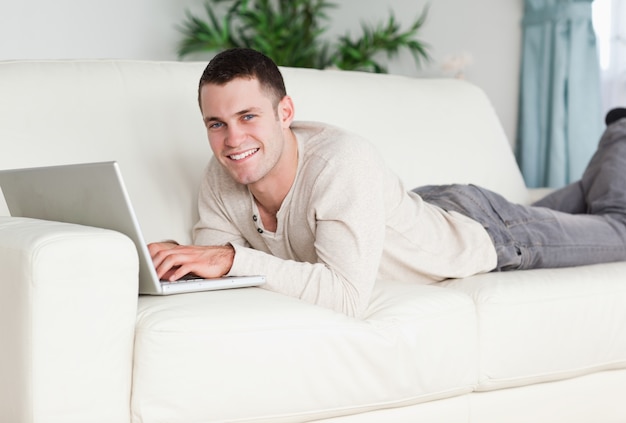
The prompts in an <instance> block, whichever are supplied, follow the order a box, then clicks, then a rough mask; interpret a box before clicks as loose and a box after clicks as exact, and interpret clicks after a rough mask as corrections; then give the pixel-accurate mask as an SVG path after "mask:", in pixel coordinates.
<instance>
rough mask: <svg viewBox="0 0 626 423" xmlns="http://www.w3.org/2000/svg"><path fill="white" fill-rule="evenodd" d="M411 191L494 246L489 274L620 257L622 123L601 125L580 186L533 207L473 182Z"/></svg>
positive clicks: (625, 222) (623, 237)
mask: <svg viewBox="0 0 626 423" xmlns="http://www.w3.org/2000/svg"><path fill="white" fill-rule="evenodd" d="M413 191H414V192H416V193H418V194H419V195H420V196H421V197H422V198H423V199H424V201H427V202H429V203H431V204H435V205H437V206H439V207H441V208H443V209H445V210H448V211H456V212H459V213H461V214H463V215H466V216H468V217H470V218H472V219H474V220H476V221H478V222H480V223H481V224H482V225H483V226H484V227H485V229H486V230H487V232H488V233H489V235H490V236H491V239H492V241H493V243H494V246H495V248H496V252H497V254H498V265H497V268H496V270H513V269H533V268H548V267H565V266H577V265H584V264H595V263H605V262H612V261H622V260H626V119H621V120H619V121H617V122H615V123H613V124H611V125H610V126H609V127H607V129H606V131H605V132H604V135H603V136H602V138H601V139H600V142H599V144H598V150H597V151H596V153H595V154H594V156H593V157H592V158H591V161H590V162H589V165H588V166H587V169H586V170H585V172H584V174H583V176H582V178H581V180H580V181H578V182H575V183H573V184H570V185H568V186H566V187H564V188H562V189H559V190H557V191H555V192H553V193H552V194H550V195H548V196H547V197H545V198H543V199H542V200H540V201H538V202H536V203H535V204H533V205H532V206H524V205H519V204H513V203H511V202H509V201H507V200H506V199H504V198H503V197H502V196H500V195H498V194H496V193H494V192H491V191H489V190H486V189H484V188H480V187H477V186H474V185H437V186H425V187H419V188H416V189H414V190H413Z"/></svg>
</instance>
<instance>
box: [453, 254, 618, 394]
mask: <svg viewBox="0 0 626 423" xmlns="http://www.w3.org/2000/svg"><path fill="white" fill-rule="evenodd" d="M625 274H626V263H611V264H602V265H594V266H583V267H577V268H566V269H541V270H528V271H518V272H502V273H489V274H485V275H480V276H474V277H472V278H467V279H464V280H452V281H447V282H443V283H442V284H441V285H442V286H445V287H447V288H449V289H454V290H457V291H460V292H463V293H466V294H468V295H470V296H471V297H472V298H473V299H474V301H475V302H476V310H477V316H478V328H479V340H480V347H479V348H480V357H481V363H480V384H479V386H478V388H477V390H479V391H480V390H483V391H484V390H494V389H500V388H508V387H512V386H522V385H530V384H534V383H539V382H547V381H553V380H559V379H566V378H570V377H575V376H580V375H583V374H588V373H592V372H595V371H598V370H604V369H615V368H626V308H625V307H624V303H626V283H624V282H625V280H624V275H625Z"/></svg>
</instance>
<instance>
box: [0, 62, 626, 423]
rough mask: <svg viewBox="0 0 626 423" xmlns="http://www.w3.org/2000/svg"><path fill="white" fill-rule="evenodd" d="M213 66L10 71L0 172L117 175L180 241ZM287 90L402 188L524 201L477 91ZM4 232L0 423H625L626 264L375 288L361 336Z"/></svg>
mask: <svg viewBox="0 0 626 423" xmlns="http://www.w3.org/2000/svg"><path fill="white" fill-rule="evenodd" d="M204 65H205V64H204V63H176V62H172V63H164V62H134V61H59V62H4V63H0V169H6V168H18V167H31V166H41V165H53V164H63V163H80V162H92V161H108V160H117V161H118V162H119V163H120V166H121V169H122V172H123V174H124V177H125V179H126V182H127V185H128V189H129V192H130V196H131V199H132V201H133V203H134V205H135V208H136V210H137V213H138V216H139V221H140V223H141V225H142V227H143V230H144V232H145V234H146V238H147V240H148V241H157V240H161V239H166V238H167V239H171V238H175V239H177V240H179V241H181V242H188V241H189V239H190V228H191V226H192V225H193V223H194V222H195V219H196V210H195V201H196V191H197V188H198V184H199V180H200V175H201V173H202V170H203V168H204V166H205V164H206V162H207V160H208V158H209V156H210V154H211V153H210V149H209V146H208V143H207V141H206V136H205V133H204V128H203V125H202V122H201V119H200V114H199V111H198V106H197V100H196V95H197V93H196V87H197V81H198V78H199V76H200V74H201V72H202V70H203V68H204ZM283 72H284V76H285V80H286V84H287V89H288V92H289V93H290V94H291V95H292V97H293V98H294V101H295V104H296V115H297V118H298V119H301V120H320V121H328V122H331V123H334V124H337V125H340V126H343V127H345V128H348V129H350V130H353V131H355V132H358V133H360V134H362V135H364V136H366V137H367V138H369V139H370V140H371V141H372V142H373V143H374V144H375V145H376V146H377V147H378V148H379V150H380V151H381V154H382V155H383V156H384V158H385V160H386V161H388V163H389V164H390V165H391V166H393V168H394V169H395V170H396V171H397V173H398V174H399V175H400V176H401V177H402V179H403V180H404V181H405V183H406V187H407V189H410V188H412V187H414V186H418V185H423V184H433V183H446V182H461V183H463V182H472V183H476V184H479V185H482V186H485V187H488V188H491V189H493V190H495V191H498V192H500V193H502V194H503V195H505V196H506V197H508V198H509V199H511V200H513V201H517V202H526V201H528V198H529V192H528V190H527V189H526V188H525V186H524V184H523V181H522V178H521V176H520V173H519V171H518V169H517V167H516V164H515V160H514V158H513V156H512V153H511V147H510V145H509V143H508V141H507V140H506V138H505V135H504V133H503V131H502V128H501V126H500V124H499V122H498V119H497V117H496V115H495V113H494V111H493V109H492V107H491V105H490V103H489V102H488V100H487V98H486V97H485V95H484V94H483V92H482V91H480V90H479V89H478V88H476V87H475V86H473V85H471V84H469V83H466V82H462V81H458V80H435V79H432V80H430V79H429V80H425V79H424V80H420V79H412V78H407V77H398V76H388V75H372V74H365V73H350V72H341V71H316V70H307V69H289V68H286V69H283ZM7 214H8V213H7V211H6V207H5V206H4V204H3V203H2V201H0V288H1V289H2V293H1V294H0V342H2V349H1V350H0V421H1V422H6V423H27V422H28V423H52V422H55V423H57V422H58V423H96V422H102V423H129V422H135V423H157V422H160V423H161V422H162V423H179V422H180V423H200V422H202V423H204V422H214V421H218V422H244V421H245V422H299V421H311V420H324V421H325V422H329V423H330V422H333V423H335V422H336V423H349V422H350V423H351V422H418V421H420V422H445V423H452V422H463V423H467V422H482V423H486V422H493V423H503V422H533V423H537V422H551V423H552V422H567V423H573V422H584V423H589V422H594V423H598V422H626V401H624V398H626V263H614V264H606V265H597V266H586V267H579V268H568V269H558V270H540V271H524V272H509V273H491V274H486V275H480V276H476V277H472V278H468V279H464V280H450V281H446V282H443V283H439V284H432V285H424V284H421V283H400V282H398V281H394V280H381V281H379V282H378V283H377V287H376V292H375V293H374V297H373V299H372V302H371V305H370V307H369V309H368V311H367V313H366V316H365V318H363V319H362V320H356V319H352V318H349V317H346V316H344V315H341V314H337V313H335V312H332V311H330V310H326V309H323V308H320V307H317V306H314V305H310V304H307V303H304V302H302V301H300V300H298V299H296V298H290V297H287V296H283V295H280V294H276V293H272V292H269V291H267V290H264V289H261V288H245V289H238V290H227V291H219V292H208V293H196V294H185V295H176V296H170V297H148V296H139V297H138V295H137V257H136V253H135V249H134V246H133V245H132V243H131V242H130V241H129V240H128V238H126V237H125V236H124V235H122V234H119V233H117V232H113V231H109V230H103V229H98V228H91V227H82V226H78V225H74V224H69V223H59V222H49V221H36V220H30V219H24V218H16V217H8V216H7ZM354 260H359V257H354Z"/></svg>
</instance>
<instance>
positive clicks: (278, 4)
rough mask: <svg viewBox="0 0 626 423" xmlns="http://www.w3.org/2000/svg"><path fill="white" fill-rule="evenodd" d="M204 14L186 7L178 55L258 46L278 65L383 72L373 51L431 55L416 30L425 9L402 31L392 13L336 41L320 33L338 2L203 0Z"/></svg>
mask: <svg viewBox="0 0 626 423" xmlns="http://www.w3.org/2000/svg"><path fill="white" fill-rule="evenodd" d="M204 6H205V10H206V13H207V19H202V18H199V17H197V16H194V15H193V14H191V13H190V12H187V15H186V20H185V21H184V22H183V24H182V26H181V27H180V30H181V32H182V34H183V39H182V41H181V43H180V45H179V49H178V55H179V57H180V58H183V57H184V56H187V55H189V54H191V53H197V52H202V51H219V50H224V49H228V48H234V47H247V48H253V49H255V50H258V51H260V52H262V53H264V54H266V55H267V56H269V57H270V58H272V59H273V60H274V61H275V62H276V63H277V64H278V65H279V66H290V67H309V68H317V69H324V68H327V67H336V68H339V69H345V70H359V71H369V72H377V73H386V72H387V69H386V67H385V66H384V65H382V64H381V63H380V62H379V60H378V59H377V57H379V56H380V54H379V53H386V54H387V56H388V57H393V56H394V55H396V54H398V53H399V51H400V50H403V49H405V50H408V51H409V52H411V54H412V55H413V57H414V59H415V62H416V65H417V66H420V65H421V63H422V61H428V60H430V56H429V54H428V51H427V49H428V48H427V46H426V44H424V43H423V42H422V41H420V40H418V39H417V38H416V37H417V33H418V31H419V29H420V28H421V27H422V25H423V24H424V22H425V20H426V14H427V9H426V8H425V9H424V10H423V11H422V13H421V14H420V15H419V16H418V17H417V19H416V20H415V22H414V23H413V24H412V25H411V26H410V27H409V28H408V29H406V30H404V31H402V30H401V28H400V25H399V23H398V22H397V21H396V19H395V17H394V15H393V14H390V16H389V18H388V19H387V21H386V22H385V23H382V24H378V25H373V26H372V25H366V24H361V29H362V35H361V36H360V37H359V38H357V39H352V38H351V37H350V36H349V35H344V36H342V37H339V39H338V40H337V41H336V42H335V43H330V42H328V41H324V40H323V39H322V37H321V36H322V34H323V33H324V32H325V31H326V29H327V27H326V23H327V22H328V21H329V16H328V11H329V10H330V9H332V8H334V7H336V4H335V3H332V2H330V1H328V0H206V1H205V4H204Z"/></svg>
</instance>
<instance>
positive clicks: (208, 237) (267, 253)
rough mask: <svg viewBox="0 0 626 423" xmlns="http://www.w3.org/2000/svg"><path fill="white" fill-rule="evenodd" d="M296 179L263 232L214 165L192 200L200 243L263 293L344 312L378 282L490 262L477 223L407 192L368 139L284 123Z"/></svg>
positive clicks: (468, 271)
mask: <svg viewBox="0 0 626 423" xmlns="http://www.w3.org/2000/svg"><path fill="white" fill-rule="evenodd" d="M292 129H293V131H294V133H295V134H296V137H297V139H298V170H297V174H296V179H295V181H294V184H293V186H292V187H291V190H290V191H289V193H288V194H287V197H286V198H285V200H284V201H283V204H282V206H281V208H280V210H279V212H278V215H277V219H278V227H277V229H276V232H269V231H266V230H265V229H264V228H263V224H262V222H261V219H260V216H259V212H258V209H257V207H256V205H255V202H254V199H253V197H252V195H251V194H250V193H249V191H248V189H247V187H246V186H243V185H240V184H237V183H236V182H234V181H233V180H232V179H231V178H230V177H229V176H228V174H227V173H226V172H225V171H224V170H223V169H222V168H221V166H220V165H219V164H218V163H217V161H216V160H214V159H212V160H211V162H210V163H209V166H208V167H207V171H206V175H205V178H204V179H203V181H202V185H201V189H200V195H199V205H198V207H199V213H200V221H199V222H198V223H197V225H196V226H195V228H194V242H195V243H196V244H199V245H224V244H227V243H231V244H232V245H233V246H234V247H235V261H234V263H233V266H232V268H231V270H230V273H229V275H257V274H263V275H266V276H267V284H266V285H265V287H266V288H267V289H270V290H273V291H277V292H281V293H283V294H286V295H290V296H293V297H297V298H301V299H303V300H305V301H308V302H311V303H314V304H318V305H320V306H323V307H328V308H331V309H334V310H336V311H340V312H343V313H346V314H348V315H352V316H359V315H361V314H362V312H363V311H364V310H365V308H366V307H367V305H368V303H369V300H370V296H371V293H372V289H373V287H374V284H375V282H376V281H377V280H384V279H392V280H410V281H415V282H416V283H430V282H434V281H440V280H442V279H445V278H456V277H465V276H469V275H472V274H476V273H482V272H487V271H490V270H492V269H493V268H495V266H496V260H497V259H496V253H495V250H494V247H493V244H492V242H491V240H490V238H489V235H488V234H487V232H486V231H485V230H484V228H483V227H482V226H481V225H480V224H479V223H477V222H475V221H473V220H471V219H469V218H467V217H465V216H462V215H460V214H457V213H448V212H446V211H444V210H442V209H440V208H438V207H435V206H433V205H430V204H428V203H425V202H424V201H422V199H421V198H420V197H419V196H418V195H416V194H414V193H411V192H407V190H406V189H405V187H403V186H402V183H401V182H400V180H399V178H398V177H397V176H396V175H395V174H394V173H393V172H391V170H390V169H389V168H387V167H386V166H385V165H384V164H383V162H382V160H381V158H380V156H379V154H378V153H377V152H376V151H375V149H374V147H373V146H372V145H371V144H369V143H368V142H367V141H366V140H364V139H362V138H360V137H358V136H356V135H354V134H350V133H347V132H345V131H343V130H341V129H338V128H335V127H331V126H328V125H324V124H319V123H310V122H308V123H305V122H298V123H294V124H293V125H292Z"/></svg>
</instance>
